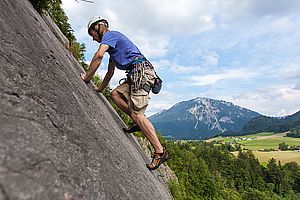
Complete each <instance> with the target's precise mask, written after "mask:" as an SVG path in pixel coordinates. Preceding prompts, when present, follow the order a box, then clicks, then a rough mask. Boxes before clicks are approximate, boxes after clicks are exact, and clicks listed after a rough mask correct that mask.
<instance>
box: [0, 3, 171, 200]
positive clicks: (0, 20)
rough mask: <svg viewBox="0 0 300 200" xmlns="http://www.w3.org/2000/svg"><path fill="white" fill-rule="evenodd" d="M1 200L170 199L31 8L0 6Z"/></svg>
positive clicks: (76, 66)
mask: <svg viewBox="0 0 300 200" xmlns="http://www.w3.org/2000/svg"><path fill="white" fill-rule="evenodd" d="M0 32H1V34H0V66H1V68H0V200H8V199H39V200H41V199H43V200H56V199H63V200H70V199H76V200H77V199H89V200H92V199H95V200H96V199H97V200H98V199H171V196H170V194H169V193H168V191H167V189H166V187H165V185H163V184H162V183H161V182H160V181H159V180H158V179H157V177H156V176H155V175H154V174H153V173H152V172H150V171H148V170H147V168H146V166H145V157H144V155H143V154H142V153H141V151H140V149H138V148H137V145H136V143H135V142H134V141H133V140H132V138H131V137H130V136H128V135H126V134H124V133H123V131H122V126H123V124H122V122H121V121H120V120H118V117H117V116H116V115H115V113H114V112H113V111H112V109H111V107H110V106H109V105H108V104H107V102H106V101H105V99H103V97H102V96H100V98H99V95H97V94H96V93H95V92H94V91H93V90H92V89H91V87H89V86H88V85H86V84H85V83H84V82H83V81H82V80H81V79H80V77H79V73H80V72H82V68H81V66H80V65H79V64H78V63H77V62H76V60H75V59H74V58H73V57H72V55H71V54H70V53H69V52H68V51H67V50H66V49H65V48H64V47H63V45H62V44H61V43H60V42H59V40H58V39H57V38H56V37H55V35H54V34H53V33H52V32H51V30H50V29H49V28H48V26H47V25H46V23H45V22H44V20H43V19H42V18H41V17H40V15H39V14H37V13H36V11H35V10H34V9H33V8H32V6H31V4H30V3H29V2H28V1H27V0H1V1H0Z"/></svg>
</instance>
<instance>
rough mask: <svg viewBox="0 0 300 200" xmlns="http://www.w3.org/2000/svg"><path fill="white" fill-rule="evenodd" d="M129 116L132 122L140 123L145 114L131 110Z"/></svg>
mask: <svg viewBox="0 0 300 200" xmlns="http://www.w3.org/2000/svg"><path fill="white" fill-rule="evenodd" d="M131 118H132V120H133V121H134V122H136V123H140V122H142V121H143V120H144V118H145V115H144V114H137V113H134V112H132V113H131Z"/></svg>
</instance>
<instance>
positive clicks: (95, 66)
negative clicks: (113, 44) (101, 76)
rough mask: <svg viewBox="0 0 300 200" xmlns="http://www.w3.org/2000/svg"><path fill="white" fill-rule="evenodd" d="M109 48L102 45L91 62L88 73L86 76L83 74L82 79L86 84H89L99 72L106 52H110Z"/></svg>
mask: <svg viewBox="0 0 300 200" xmlns="http://www.w3.org/2000/svg"><path fill="white" fill-rule="evenodd" d="M108 48H109V46H108V45H106V44H101V45H100V47H99V49H98V51H97V52H96V53H95V54H94V56H93V59H92V61H91V64H90V66H89V68H88V70H87V72H86V74H81V75H80V76H81V79H82V80H83V81H84V82H89V81H90V80H91V79H92V77H93V76H94V74H95V72H96V71H97V69H98V68H99V66H100V64H101V62H102V59H103V56H104V54H105V52H106V51H107V50H108Z"/></svg>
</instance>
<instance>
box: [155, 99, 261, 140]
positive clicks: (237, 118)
mask: <svg viewBox="0 0 300 200" xmlns="http://www.w3.org/2000/svg"><path fill="white" fill-rule="evenodd" d="M256 116H260V114H259V113H257V112H254V111H251V110H248V109H246V108H242V107H240V106H237V105H234V104H233V103H230V102H226V101H220V100H214V99H208V98H201V97H198V98H195V99H192V100H189V101H183V102H180V103H177V104H175V105H174V106H173V107H172V108H170V109H168V110H163V111H162V112H160V113H157V114H155V115H153V116H151V117H150V120H151V122H152V123H153V125H154V126H155V128H156V129H157V130H158V131H159V132H161V133H162V135H163V136H166V137H172V138H174V139H205V138H208V137H211V136H214V135H217V134H220V133H223V132H225V131H240V130H241V129H242V127H243V126H244V125H245V124H246V123H247V122H248V121H249V120H250V119H252V118H254V117H256Z"/></svg>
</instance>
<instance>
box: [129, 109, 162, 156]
mask: <svg viewBox="0 0 300 200" xmlns="http://www.w3.org/2000/svg"><path fill="white" fill-rule="evenodd" d="M131 118H132V120H133V121H134V122H135V123H136V124H137V125H138V126H139V127H140V129H141V130H142V132H143V134H144V135H145V136H146V138H147V139H148V140H149V141H150V143H151V144H152V146H153V147H154V150H155V152H156V153H162V152H163V147H162V145H161V144H160V142H159V140H158V137H157V135H156V132H155V129H154V127H153V125H152V123H151V122H150V121H149V120H148V119H147V117H145V115H144V114H135V113H131Z"/></svg>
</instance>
